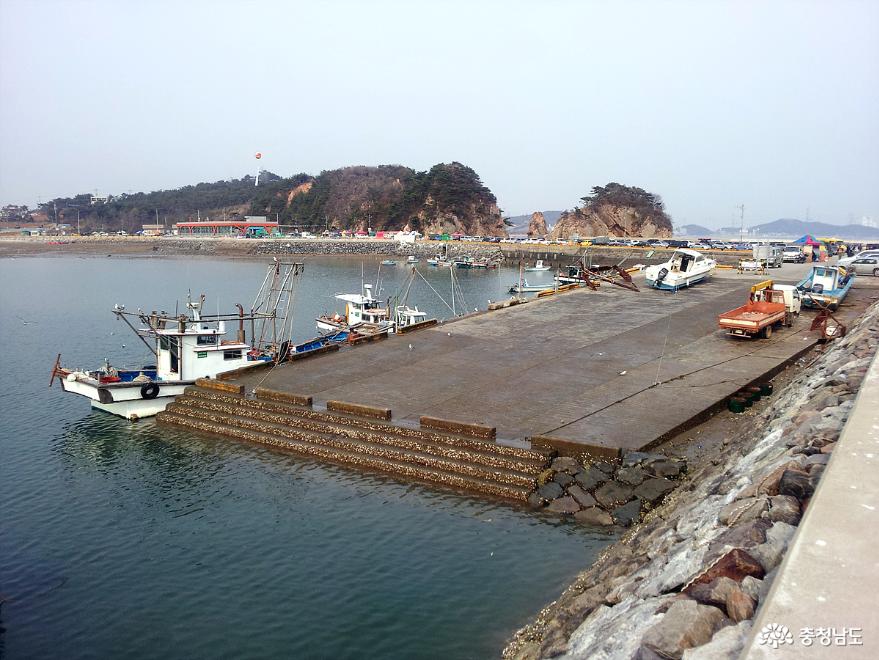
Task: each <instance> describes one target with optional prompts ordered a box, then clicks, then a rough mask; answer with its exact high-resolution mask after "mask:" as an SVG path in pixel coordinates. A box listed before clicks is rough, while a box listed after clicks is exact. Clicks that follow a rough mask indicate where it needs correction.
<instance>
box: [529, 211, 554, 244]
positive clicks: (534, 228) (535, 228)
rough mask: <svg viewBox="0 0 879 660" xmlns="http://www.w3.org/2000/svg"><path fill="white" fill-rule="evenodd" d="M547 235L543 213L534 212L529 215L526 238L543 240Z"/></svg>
mask: <svg viewBox="0 0 879 660" xmlns="http://www.w3.org/2000/svg"><path fill="white" fill-rule="evenodd" d="M548 233H549V230H548V229H547V228H546V218H544V217H543V213H541V212H540V211H535V212H534V213H532V214H531V220H530V221H529V222H528V238H543V237H544V236H546V235H547V234H548Z"/></svg>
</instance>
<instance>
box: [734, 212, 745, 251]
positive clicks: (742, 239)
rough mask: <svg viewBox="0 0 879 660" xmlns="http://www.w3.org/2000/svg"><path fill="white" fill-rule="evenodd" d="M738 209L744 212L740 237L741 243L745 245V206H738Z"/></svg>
mask: <svg viewBox="0 0 879 660" xmlns="http://www.w3.org/2000/svg"><path fill="white" fill-rule="evenodd" d="M736 208H737V209H739V210H740V211H741V212H742V233H741V236H739V242H740V243H744V242H745V205H744V204H742V205H741V206H737V207H736Z"/></svg>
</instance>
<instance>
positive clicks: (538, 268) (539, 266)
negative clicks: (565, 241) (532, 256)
mask: <svg viewBox="0 0 879 660" xmlns="http://www.w3.org/2000/svg"><path fill="white" fill-rule="evenodd" d="M547 270H550V266H544V265H543V260H541V259H538V260H537V261H535V262H534V265H533V266H531V267H530V268H526V269H525V272H526V273H542V272H545V271H547Z"/></svg>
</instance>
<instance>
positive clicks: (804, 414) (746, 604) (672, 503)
mask: <svg viewBox="0 0 879 660" xmlns="http://www.w3.org/2000/svg"><path fill="white" fill-rule="evenodd" d="M877 345H879V303H877V304H874V305H873V306H871V307H870V308H869V309H868V310H867V311H866V312H865V314H864V315H863V316H862V318H861V320H860V321H859V323H858V324H857V325H856V326H855V327H854V328H853V329H852V330H851V331H850V332H849V334H848V335H847V336H846V337H845V338H843V339H840V340H837V341H835V342H834V343H832V344H830V345H828V346H827V347H826V350H824V351H823V352H821V353H819V354H818V356H817V357H816V358H815V359H814V360H813V361H812V362H811V363H809V364H807V365H805V366H804V367H803V368H802V370H801V371H800V373H799V374H798V375H797V376H796V377H795V378H794V379H793V380H792V381H791V382H790V383H788V385H787V386H785V387H783V388H781V389H780V391H778V392H776V395H775V397H774V398H773V400H772V401H771V403H770V405H769V406H768V407H767V408H766V409H765V410H764V411H763V412H761V413H756V414H755V413H751V412H748V413H745V414H744V415H742V418H743V420H744V421H745V422H746V423H745V424H744V425H743V428H741V432H740V433H739V434H737V435H734V436H732V435H731V436H730V437H727V438H725V439H724V442H723V444H722V447H721V448H720V449H719V450H718V451H717V452H716V455H714V456H713V457H712V458H711V460H710V461H708V462H707V463H706V464H705V465H703V466H701V467H698V468H695V469H694V470H693V471H692V473H691V474H690V475H688V477H687V479H686V481H684V483H682V485H681V486H680V487H679V488H678V489H677V490H676V491H674V492H673V493H672V494H671V495H670V496H669V497H668V498H667V500H666V502H665V503H664V504H662V505H660V506H658V507H657V508H656V509H653V510H652V511H650V512H649V513H648V514H647V515H646V516H645V518H644V521H643V523H642V524H641V525H639V526H638V527H636V528H635V529H633V530H632V531H630V532H629V533H628V534H627V535H626V536H624V537H623V538H622V539H621V540H620V541H619V542H618V543H616V544H615V545H613V546H611V547H610V548H609V549H608V550H607V551H606V552H605V553H604V554H603V555H602V556H601V557H600V558H599V559H598V561H596V563H595V564H594V565H593V566H592V567H591V568H590V569H589V570H587V571H586V572H584V573H582V574H581V575H580V576H579V577H578V578H577V580H576V581H575V582H574V584H573V585H571V586H570V587H569V588H568V590H567V591H566V592H565V593H564V594H563V595H562V596H561V598H559V600H558V601H556V602H555V603H553V604H551V605H550V606H548V607H547V608H545V609H544V610H543V611H542V612H540V614H539V615H538V616H537V618H536V620H535V621H534V622H533V623H532V624H530V625H529V626H527V627H525V628H523V629H522V630H520V631H519V632H518V633H517V634H516V635H515V637H514V639H513V640H512V641H511V642H510V644H509V645H508V646H507V648H506V649H505V650H504V657H505V658H517V659H521V660H525V659H531V658H553V657H565V658H597V657H607V658H642V659H646V658H687V659H689V660H707V659H711V660H717V659H722V658H733V657H737V656H738V654H739V653H740V651H741V649H742V647H743V645H744V642H745V640H746V638H747V636H748V634H749V632H750V628H751V620H752V618H753V616H754V614H755V611H756V610H757V608H758V607H759V606H760V603H761V601H763V600H764V599H765V597H766V595H767V593H768V591H769V587H770V585H771V583H772V580H773V578H774V577H775V574H776V572H777V570H778V566H779V564H780V563H781V561H782V559H783V557H784V554H785V551H786V549H787V547H788V544H789V543H790V541H791V539H792V538H793V536H794V534H795V533H796V529H797V525H798V524H799V521H800V518H801V516H802V514H803V513H804V511H805V510H806V509H807V507H808V506H809V501H810V499H811V497H812V494H813V493H814V491H815V488H816V486H817V484H818V483H819V481H820V479H821V475H822V473H823V472H824V470H825V465H826V463H827V461H828V459H829V457H830V455H831V454H832V452H833V449H834V446H835V443H836V440H837V439H838V437H839V435H840V433H841V431H842V428H843V426H844V425H845V422H846V420H847V418H848V415H849V413H850V411H851V408H852V407H853V405H854V398H855V396H856V394H857V391H858V389H859V387H860V385H861V382H862V381H863V379H864V377H865V374H866V372H867V369H868V367H869V365H870V362H871V361H872V359H873V357H874V355H875V353H876V350H877Z"/></svg>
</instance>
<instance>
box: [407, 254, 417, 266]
mask: <svg viewBox="0 0 879 660" xmlns="http://www.w3.org/2000/svg"><path fill="white" fill-rule="evenodd" d="M406 263H407V264H417V263H418V257H416V256H415V255H414V254H410V255H409V256H408V257H406Z"/></svg>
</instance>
